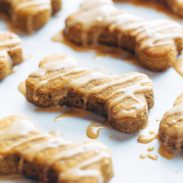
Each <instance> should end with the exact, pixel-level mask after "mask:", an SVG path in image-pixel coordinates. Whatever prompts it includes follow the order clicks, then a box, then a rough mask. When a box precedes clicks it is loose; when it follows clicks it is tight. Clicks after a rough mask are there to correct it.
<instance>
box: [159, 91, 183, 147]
mask: <svg viewBox="0 0 183 183" xmlns="http://www.w3.org/2000/svg"><path fill="white" fill-rule="evenodd" d="M159 139H160V140H161V142H162V143H163V144H164V145H165V146H167V147H169V148H170V149H176V150H180V149H182V148H183V94H181V95H180V96H179V97H178V98H177V99H176V101H175V104H174V106H173V108H172V109H170V110H169V111H168V112H167V113H166V114H165V115H164V117H163V119H162V120H161V123H160V128H159Z"/></svg>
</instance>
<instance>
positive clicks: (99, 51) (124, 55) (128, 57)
mask: <svg viewBox="0 0 183 183" xmlns="http://www.w3.org/2000/svg"><path fill="white" fill-rule="evenodd" d="M52 41H55V42H60V43H63V44H65V45H67V46H69V47H71V48H72V49H73V50H75V51H77V52H83V51H93V50H94V51H95V52H96V57H103V56H105V57H106V56H110V57H112V58H121V59H123V60H124V61H126V62H128V63H130V64H133V65H139V64H138V62H137V60H136V57H135V56H134V55H133V54H131V53H130V52H128V51H125V50H123V49H121V48H117V47H109V46H105V45H98V46H85V47H83V46H79V45H77V44H74V43H72V42H71V41H69V40H68V39H67V38H66V37H65V36H64V33H63V31H61V32H59V33H58V34H56V35H55V36H54V37H53V38H52Z"/></svg>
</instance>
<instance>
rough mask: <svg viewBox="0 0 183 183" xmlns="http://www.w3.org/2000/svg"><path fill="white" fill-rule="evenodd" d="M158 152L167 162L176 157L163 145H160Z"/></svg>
mask: <svg viewBox="0 0 183 183" xmlns="http://www.w3.org/2000/svg"><path fill="white" fill-rule="evenodd" d="M158 152H159V154H160V155H161V157H163V158H165V159H167V160H171V159H173V158H174V157H175V153H173V152H172V151H170V150H169V149H167V147H166V146H164V145H162V144H161V145H160V147H159V149H158Z"/></svg>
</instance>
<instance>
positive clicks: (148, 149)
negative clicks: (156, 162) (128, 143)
mask: <svg viewBox="0 0 183 183" xmlns="http://www.w3.org/2000/svg"><path fill="white" fill-rule="evenodd" d="M154 149H155V148H154V147H148V148H147V151H148V152H152V151H154Z"/></svg>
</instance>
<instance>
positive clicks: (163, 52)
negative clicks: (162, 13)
mask: <svg viewBox="0 0 183 183" xmlns="http://www.w3.org/2000/svg"><path fill="white" fill-rule="evenodd" d="M65 24H66V25H65V29H64V35H65V36H66V37H67V38H68V39H69V40H70V41H72V42H74V43H76V44H79V45H82V46H85V45H93V46H95V45H97V44H105V45H110V46H116V47H120V48H125V49H127V50H129V51H132V52H134V53H135V55H136V56H137V57H138V60H139V62H140V63H141V64H142V65H143V66H144V67H146V68H148V69H151V70H154V71H163V70H165V69H167V68H168V67H170V66H171V64H172V63H173V62H175V61H176V57H177V55H178V54H180V53H181V50H182V48H183V29H182V26H181V25H180V24H178V23H176V22H174V21H171V20H152V21H149V20H144V19H142V18H140V17H137V16H135V15H132V14H128V13H125V12H122V11H120V10H119V9H117V8H116V7H115V6H114V4H113V2H112V0H98V1H93V0H85V1H84V2H83V4H81V6H80V9H79V11H78V12H76V13H74V14H72V15H71V16H69V17H68V18H67V19H66V23H65Z"/></svg>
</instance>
